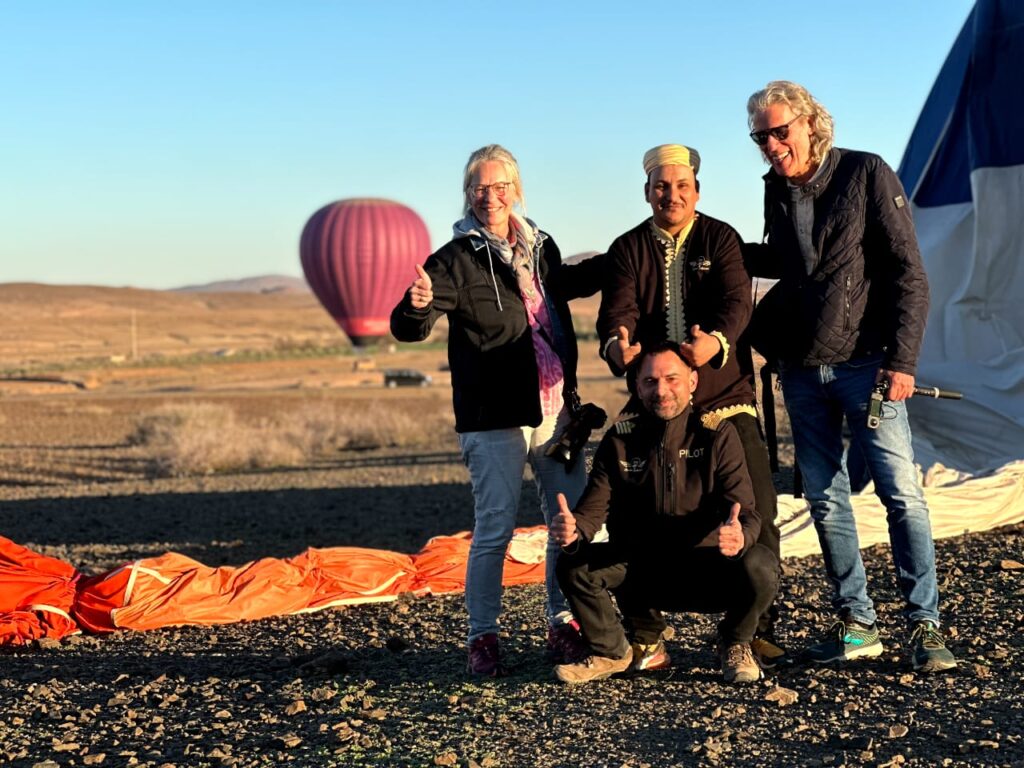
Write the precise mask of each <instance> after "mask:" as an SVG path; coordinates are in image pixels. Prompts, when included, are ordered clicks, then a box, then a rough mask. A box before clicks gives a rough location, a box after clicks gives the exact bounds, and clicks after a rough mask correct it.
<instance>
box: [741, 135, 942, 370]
mask: <svg viewBox="0 0 1024 768" xmlns="http://www.w3.org/2000/svg"><path fill="white" fill-rule="evenodd" d="M824 164H825V168H824V170H823V173H822V174H821V176H819V178H818V179H817V180H815V181H813V182H812V183H811V184H810V186H809V187H808V191H809V192H810V193H811V194H812V195H813V197H814V228H813V233H812V240H813V244H814V249H815V252H816V254H817V257H818V261H817V264H816V266H815V267H814V269H813V270H812V272H811V274H810V275H808V274H807V271H806V267H805V266H804V261H803V257H802V256H801V254H800V246H799V243H798V242H797V236H796V229H795V227H794V226H793V221H792V218H791V215H790V208H791V205H792V204H791V198H790V191H789V188H788V186H787V183H786V180H785V179H784V178H782V177H780V176H778V175H777V174H776V173H775V171H769V172H768V173H767V174H766V175H765V176H764V181H765V193H764V195H765V202H764V209H765V234H766V242H765V243H763V244H752V243H748V244H745V245H744V247H743V256H744V261H745V262H746V266H747V270H748V271H749V272H750V273H751V274H752V275H757V276H759V277H769V278H778V279H779V282H778V284H777V285H776V286H775V287H774V288H772V290H771V291H770V292H769V293H770V295H769V296H766V297H765V299H764V300H762V303H761V304H760V305H759V306H758V308H757V310H756V311H755V313H754V320H753V325H754V328H753V329H752V336H753V337H754V338H755V339H757V340H761V341H762V343H758V341H756V340H755V342H754V345H755V347H757V348H758V350H759V351H761V352H762V353H763V354H765V353H767V354H766V356H774V357H776V358H777V359H779V360H782V361H783V362H788V363H791V364H800V365H830V364H836V363H842V362H846V361H847V360H850V359H853V358H857V357H863V356H867V355H874V354H881V355H882V365H883V367H885V368H888V369H890V370H894V371H899V372H901V373H908V374H911V375H913V374H914V372H915V370H916V368H917V358H918V354H919V353H920V350H921V341H922V339H923V337H924V327H925V320H926V318H927V314H928V280H927V277H926V276H925V272H924V266H923V265H922V263H921V253H920V251H919V250H918V246H917V236H916V235H915V233H914V223H913V221H912V220H911V217H910V205H909V202H908V201H907V198H906V195H905V193H904V191H903V186H902V185H901V184H900V180H899V178H898V177H897V176H896V174H895V173H894V172H893V170H892V168H890V167H889V166H888V165H886V163H885V161H884V160H882V158H880V157H879V156H878V155H873V154H869V153H867V152H855V151H852V150H848V149H838V148H833V149H832V150H831V151H830V152H829V154H828V155H827V156H826V158H825V160H824ZM765 346H768V347H770V349H768V350H766V349H765V348H764V347H765Z"/></svg>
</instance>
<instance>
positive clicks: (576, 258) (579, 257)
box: [562, 251, 600, 264]
mask: <svg viewBox="0 0 1024 768" xmlns="http://www.w3.org/2000/svg"><path fill="white" fill-rule="evenodd" d="M599 253H600V251H583V253H574V254H573V255H572V256H566V257H565V258H564V259H562V263H563V264H579V263H580V262H581V261H586V260H587V259H589V258H591V257H592V256H597V254H599Z"/></svg>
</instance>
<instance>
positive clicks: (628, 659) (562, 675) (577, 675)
mask: <svg viewBox="0 0 1024 768" xmlns="http://www.w3.org/2000/svg"><path fill="white" fill-rule="evenodd" d="M632 663H633V649H632V648H629V649H627V650H626V655H625V656H623V657H622V658H621V659H609V658H608V657H606V656H593V655H591V656H588V657H587V658H585V659H584V660H583V661H581V662H578V663H576V664H559V665H558V666H557V667H555V677H557V678H558V679H559V680H561V681H562V682H563V683H589V682H590V681H591V680H604V679H605V678H606V677H611V676H612V675H614V674H617V673H619V672H625V671H626V670H627V669H629V666H630V664H632Z"/></svg>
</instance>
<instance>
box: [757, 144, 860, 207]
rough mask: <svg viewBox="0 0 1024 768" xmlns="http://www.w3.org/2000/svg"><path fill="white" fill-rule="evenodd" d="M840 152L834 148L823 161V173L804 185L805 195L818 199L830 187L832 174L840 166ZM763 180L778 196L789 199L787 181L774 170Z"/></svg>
mask: <svg viewBox="0 0 1024 768" xmlns="http://www.w3.org/2000/svg"><path fill="white" fill-rule="evenodd" d="M840 154H841V153H840V151H839V149H838V148H837V147H832V149H830V150H829V151H828V154H826V155H825V157H824V159H823V160H822V161H821V164H822V168H821V172H820V173H817V174H815V177H814V178H813V179H812V180H811V181H809V182H807V184H806V185H804V190H805V194H808V195H810V196H811V197H818V196H819V195H820V194H821V193H822V191H823V190H824V189H825V188H826V187H827V186H828V183H829V182H830V181H831V180H832V174H834V173H835V171H836V166H837V165H839V156H840ZM761 178H763V179H764V183H765V186H766V187H767V188H768V189H771V190H772V191H773V192H774V193H776V194H785V195H786V196H787V197H788V192H787V190H786V183H787V182H786V180H785V179H784V178H783V177H782V176H779V174H777V173H776V172H775V171H774V170H769V171H768V173H766V174H765V175H764V176H762V177H761Z"/></svg>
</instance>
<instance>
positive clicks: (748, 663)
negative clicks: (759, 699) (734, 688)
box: [719, 643, 761, 683]
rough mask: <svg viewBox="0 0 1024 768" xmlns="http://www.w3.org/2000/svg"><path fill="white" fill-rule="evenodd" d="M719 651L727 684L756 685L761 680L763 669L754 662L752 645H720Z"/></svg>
mask: <svg viewBox="0 0 1024 768" xmlns="http://www.w3.org/2000/svg"><path fill="white" fill-rule="evenodd" d="M719 649H720V650H719V659H720V660H721V662H722V677H723V678H724V679H725V682H727V683H755V682H757V681H758V680H760V679H761V668H760V667H759V666H757V662H756V661H754V654H753V653H752V652H751V650H750V643H729V644H728V645H725V644H724V643H720V644H719Z"/></svg>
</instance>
